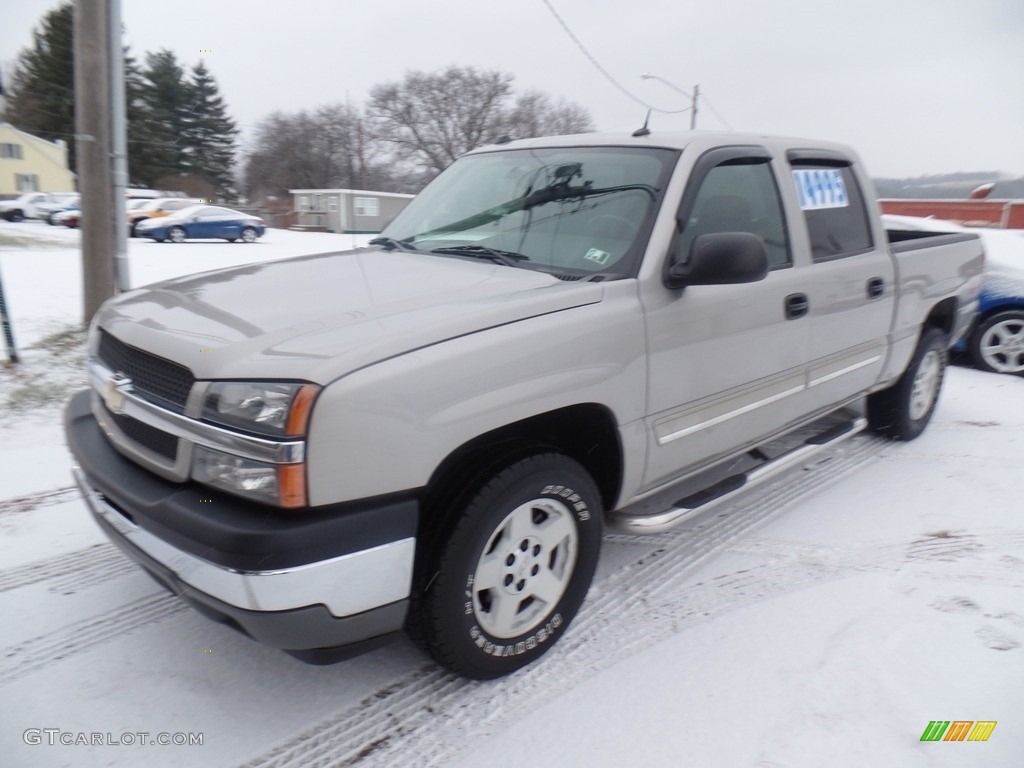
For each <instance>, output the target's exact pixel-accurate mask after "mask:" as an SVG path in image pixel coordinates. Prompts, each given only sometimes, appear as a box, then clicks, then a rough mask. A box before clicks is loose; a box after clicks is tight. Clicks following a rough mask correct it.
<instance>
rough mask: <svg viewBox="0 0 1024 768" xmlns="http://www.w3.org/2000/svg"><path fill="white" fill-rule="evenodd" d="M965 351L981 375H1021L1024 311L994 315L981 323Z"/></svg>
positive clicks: (1023, 367)
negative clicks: (989, 372) (987, 373)
mask: <svg viewBox="0 0 1024 768" xmlns="http://www.w3.org/2000/svg"><path fill="white" fill-rule="evenodd" d="M967 349H968V351H969V352H970V353H971V360H972V361H974V364H975V365H976V366H977V367H978V368H981V369H982V370H983V371H992V372H993V373H1024V310H1019V309H1011V310H1007V311H1005V312H997V313H996V314H994V315H992V316H991V317H987V318H985V319H984V320H982V321H981V322H980V323H979V324H978V327H977V328H975V329H974V333H972V334H971V338H970V340H969V341H968V342H967Z"/></svg>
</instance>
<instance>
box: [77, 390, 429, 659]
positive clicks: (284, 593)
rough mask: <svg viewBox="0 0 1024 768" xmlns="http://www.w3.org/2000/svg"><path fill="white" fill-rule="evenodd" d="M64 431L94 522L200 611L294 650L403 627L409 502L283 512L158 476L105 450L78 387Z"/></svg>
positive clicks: (410, 546) (369, 638) (348, 643)
mask: <svg viewBox="0 0 1024 768" xmlns="http://www.w3.org/2000/svg"><path fill="white" fill-rule="evenodd" d="M65 429H66V433H67V439H68V446H69V447H70V449H71V452H72V454H73V455H74V457H75V459H76V462H77V464H78V466H76V467H75V469H74V475H75V480H76V482H77V483H78V486H79V488H80V489H81V491H82V495H83V497H84V498H85V501H86V503H87V504H88V506H89V509H90V510H91V512H92V514H93V516H94V517H95V519H96V521H97V522H98V523H99V525H100V527H101V528H102V529H103V531H104V532H105V533H106V534H107V536H108V537H109V538H110V539H111V540H112V541H113V542H114V543H115V544H117V545H118V546H119V547H120V548H121V549H123V550H124V551H125V552H126V553H127V554H128V555H129V556H130V557H132V558H133V559H134V560H135V561H137V562H138V563H139V564H141V565H142V566H143V567H144V568H145V569H146V570H147V571H148V572H149V573H150V574H151V575H152V576H153V577H154V578H156V579H157V581H159V582H160V583H162V584H163V585H164V586H166V587H167V588H168V589H170V590H171V591H172V592H174V593H175V594H177V595H179V596H180V597H182V598H183V599H185V600H186V601H187V602H189V603H190V604H191V605H193V607H195V608H197V609H198V610H200V611H201V612H202V613H203V614H205V615H207V616H209V617H211V618H214V619H216V620H219V621H224V622H227V623H230V624H232V625H233V626H235V627H237V628H239V629H241V630H242V631H243V632H245V633H246V634H248V635H249V636H251V637H253V638H254V639H256V640H259V641H260V642H263V643H265V644H267V645H270V646H273V647H276V648H282V649H285V650H288V651H300V652H301V651H309V650H311V649H327V648H330V649H338V648H340V647H343V646H344V647H353V646H354V647H355V648H356V649H358V647H359V646H361V645H368V646H372V644H373V641H374V640H376V639H379V638H383V637H386V636H389V635H391V634H393V633H395V632H397V631H399V630H400V629H401V628H402V625H403V623H404V621H405V615H406V611H407V607H408V598H409V590H410V584H411V580H412V568H413V558H414V554H415V530H416V522H417V505H416V502H415V501H414V500H412V499H395V500H383V501H378V502H375V503H370V504H356V505H339V506H336V507H330V508H326V509H325V508H316V509H308V510H290V511H287V512H281V511H278V510H274V509H271V508H269V507H265V506H263V505H260V504H254V503H251V502H246V501H244V500H242V499H238V498H234V497H231V496H229V495H226V494H220V493H217V492H216V491H213V490H211V489H209V488H206V487H203V486H199V485H197V484H195V483H185V484H177V483H173V482H171V481H168V480H164V479H162V478H160V477H157V476H156V475H153V474H152V473H150V472H148V471H146V470H144V469H142V468H141V467H139V466H137V465H135V464H134V463H132V462H130V461H128V460H127V459H125V458H124V457H122V456H121V455H120V454H119V453H117V452H116V451H115V450H114V448H113V447H112V446H111V444H110V442H109V441H108V440H107V439H106V437H105V436H104V435H103V433H102V430H101V428H100V426H99V424H98V423H97V421H96V420H95V418H94V417H93V415H92V412H91V409H90V405H89V392H88V391H86V392H82V393H79V394H78V395H76V396H75V397H74V398H72V400H71V402H70V403H69V404H68V407H67V411H66V414H65ZM300 655H301V654H300Z"/></svg>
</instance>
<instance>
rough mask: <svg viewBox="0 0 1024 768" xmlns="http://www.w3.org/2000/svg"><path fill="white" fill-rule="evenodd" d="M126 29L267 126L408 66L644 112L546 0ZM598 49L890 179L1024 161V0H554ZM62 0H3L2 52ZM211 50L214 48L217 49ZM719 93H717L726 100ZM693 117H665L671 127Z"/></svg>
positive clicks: (755, 124) (180, 19) (702, 117)
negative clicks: (200, 73)
mask: <svg viewBox="0 0 1024 768" xmlns="http://www.w3.org/2000/svg"><path fill="white" fill-rule="evenodd" d="M122 2H123V18H124V26H125V42H126V43H127V44H129V45H130V46H131V48H132V51H133V52H134V53H135V54H136V56H138V57H139V58H141V55H142V54H143V53H144V52H146V51H156V50H158V49H160V48H169V49H171V50H172V51H174V52H175V53H176V54H177V56H178V58H179V60H181V61H183V62H185V63H187V64H190V65H191V64H194V63H196V62H198V61H199V60H200V59H203V60H204V61H205V62H206V63H207V66H208V67H209V68H210V70H211V71H212V73H213V74H214V76H215V77H216V79H217V82H218V84H219V86H220V89H221V93H222V94H223V96H224V97H225V99H226V100H227V103H228V107H229V109H230V111H231V114H232V115H233V116H234V118H235V119H236V120H237V121H238V123H239V125H240V127H241V128H242V129H243V131H245V132H246V133H245V134H244V138H246V139H247V138H249V136H251V129H252V126H253V125H255V124H256V123H258V122H259V120H260V119H261V118H262V117H264V116H265V115H267V114H268V113H270V112H272V111H274V110H284V111H297V110H299V109H305V108H313V107H316V106H318V105H321V104H324V103H329V102H337V101H345V100H346V99H348V100H350V101H351V103H352V104H353V105H362V104H363V103H365V101H366V98H367V94H368V92H369V90H370V88H371V87H372V86H373V85H375V84H377V83H382V82H388V81H396V80H400V79H401V78H402V77H403V75H404V74H405V72H406V71H408V70H411V69H417V70H425V71H434V70H437V69H440V68H442V67H445V66H448V65H451V64H457V65H463V66H466V65H471V66H475V67H480V68H484V69H496V70H500V71H503V72H507V73H510V74H512V75H514V76H515V82H514V87H515V89H516V90H517V91H519V90H526V89H538V90H542V91H544V92H546V93H549V94H551V95H552V96H556V97H558V96H562V97H566V98H568V99H571V100H574V101H576V102H578V103H579V104H581V105H582V106H584V107H586V108H587V109H588V110H590V113H591V114H592V116H593V118H594V121H595V123H596V125H597V128H598V129H599V130H609V131H622V132H626V131H631V130H632V129H634V128H636V127H639V125H640V124H641V123H642V122H643V117H644V113H645V109H644V108H643V107H642V106H640V104H638V103H637V102H636V101H634V100H632V99H631V98H630V97H629V96H627V95H625V94H624V93H623V92H622V91H621V90H620V89H619V88H617V87H616V86H615V85H614V84H613V83H611V82H609V80H608V79H606V77H605V76H604V75H603V74H602V73H601V72H600V71H599V70H598V68H597V67H596V66H595V65H594V64H593V63H592V62H591V61H590V60H589V59H588V58H587V57H586V56H585V54H584V53H583V52H581V51H580V49H579V48H578V47H577V46H576V44H575V43H574V42H573V41H572V39H571V38H570V37H569V35H568V34H567V33H566V31H565V30H564V29H563V28H562V26H560V24H559V23H558V21H557V19H556V18H555V16H554V15H553V14H552V12H551V10H549V8H548V5H547V4H546V3H545V0H520V2H517V3H493V2H482V1H481V0H434V2H422V0H390V2H352V1H351V0H291V1H290V2H289V1H288V0H284V1H282V0H273V1H272V0H172V1H171V2H153V0H122ZM550 3H551V5H552V6H553V7H554V8H555V10H556V11H557V12H558V13H559V15H560V16H561V17H562V18H563V19H564V21H565V23H566V24H567V25H568V26H569V27H570V28H571V29H572V31H573V32H574V34H575V35H576V37H577V38H578V39H579V40H580V42H581V43H582V44H583V45H584V46H585V47H586V48H587V49H588V50H589V52H590V54H591V55H592V56H593V57H594V59H596V60H597V62H598V63H599V64H600V65H601V66H602V67H603V68H604V69H605V70H606V71H607V72H608V73H609V74H610V75H611V77H612V78H614V79H615V80H616V81H617V82H618V83H619V84H620V85H621V86H622V87H623V88H625V89H627V90H628V91H630V92H631V93H632V94H633V95H634V96H635V98H636V99H637V100H639V101H642V102H646V103H649V104H651V105H653V106H656V107H659V108H661V109H665V110H673V109H682V108H685V107H687V106H689V102H688V100H687V98H685V97H684V96H682V95H680V94H679V93H677V92H676V91H674V90H672V89H671V88H669V87H668V86H666V85H664V84H663V83H661V82H659V81H657V80H642V79H641V78H640V74H641V73H643V72H650V73H652V74H655V75H658V76H660V77H662V78H664V79H665V80H668V81H670V82H672V83H673V84H675V85H676V86H677V87H679V88H681V89H684V90H687V91H689V90H691V89H692V87H693V85H694V84H698V83H699V84H700V92H701V95H702V97H706V99H707V100H706V101H705V100H704V98H702V99H701V102H700V111H699V113H698V118H697V127H698V128H701V129H712V130H717V129H724V128H726V127H731V128H733V129H735V130H743V131H756V132H764V133H773V134H786V135H796V136H805V137H811V138H822V139H830V140H835V141H843V142H846V143H849V144H851V145H853V146H854V147H855V148H856V149H857V150H858V151H859V152H860V154H861V156H862V157H863V159H864V161H865V163H866V164H867V166H868V169H869V172H870V173H871V174H872V175H873V176H875V177H883V176H918V175H923V174H930V173H945V172H951V171H981V170H991V171H1003V172H1006V173H1010V174H1014V175H1024V138H1022V135H1024V85H1022V80H1024V0H843V1H842V2H838V1H836V0H775V2H765V1H764V0H707V1H706V2H685V0H681V1H676V2H665V0H614V1H613V0H550ZM56 5H57V3H56V2H54V1H53V0H0V6H2V12H0V18H2V23H0V62H3V63H4V65H5V71H6V70H7V69H8V65H9V64H10V63H12V62H13V61H14V59H15V58H16V55H17V52H18V51H19V50H20V49H21V48H23V47H25V46H26V45H28V44H29V43H30V41H31V32H32V29H33V28H34V27H35V25H36V24H37V23H38V21H39V19H40V18H41V17H42V15H43V14H44V13H45V12H46V11H47V10H48V9H49V8H52V7H55V6H56ZM207 50H209V51H211V52H209V53H207V52H205V51H207ZM712 107H713V109H712ZM688 126H689V115H688V114H686V113H684V114H680V115H659V114H657V113H655V114H654V116H653V117H652V120H651V127H652V129H653V130H654V131H655V132H656V131H658V130H668V129H677V128H687V127H688Z"/></svg>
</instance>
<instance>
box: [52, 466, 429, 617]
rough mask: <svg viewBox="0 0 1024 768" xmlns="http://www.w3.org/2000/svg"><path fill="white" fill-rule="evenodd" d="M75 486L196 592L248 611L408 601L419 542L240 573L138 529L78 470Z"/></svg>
mask: <svg viewBox="0 0 1024 768" xmlns="http://www.w3.org/2000/svg"><path fill="white" fill-rule="evenodd" d="M72 473H73V474H74V477H75V482H76V483H77V484H78V487H79V489H80V490H81V492H82V496H83V498H84V499H85V501H86V503H87V504H88V506H89V509H90V510H91V511H92V513H93V514H94V515H95V516H96V517H97V518H99V519H100V520H102V521H103V522H105V523H106V524H107V525H108V526H109V528H111V529H113V530H114V531H115V532H116V533H117V534H118V535H120V536H121V537H122V538H123V540H124V542H125V543H127V544H130V545H131V546H132V547H134V548H136V549H138V550H139V551H141V552H142V553H144V554H145V555H146V556H148V557H149V558H150V559H152V560H154V561H156V562H157V563H159V564H160V565H162V566H163V567H164V568H166V569H167V570H168V571H170V572H171V573H173V574H174V575H175V577H176V578H177V579H179V580H180V581H181V582H183V583H184V584H187V585H188V586H190V587H192V588H194V589H195V590H197V591H199V592H202V593H204V594H206V595H209V596H211V597H213V598H215V599H217V600H219V601H222V602H224V603H227V604H228V605H231V606H235V607H237V608H239V609H242V610H246V611H261V612H264V611H265V612H271V611H287V610H291V609H296V608H303V607H307V606H311V605H323V606H325V607H326V608H327V610H328V611H329V612H330V613H331V615H332V616H335V617H339V618H341V617H346V616H352V615H355V614H359V613H362V612H364V611H369V610H372V609H374V608H379V607H380V606H384V605H388V604H391V603H395V602H398V601H402V600H405V599H406V598H408V596H409V591H410V585H411V583H412V568H413V558H414V556H415V549H416V541H415V539H412V538H407V539H402V540H399V541H394V542H390V543H388V544H384V545H381V546H378V547H373V548H371V549H366V550H362V551H359V552H353V553H351V554H347V555H342V556H340V557H336V558H333V559H330V560H323V561H321V562H316V563H309V564H307V565H300V566H295V567H291V568H283V569H277V570H269V571H239V570H234V569H231V568H227V567H225V566H222V565H217V564H215V563H211V562H209V561H207V560H203V559H201V558H199V557H196V556H195V555H192V554H189V553H187V552H183V551H182V550H180V549H178V548H176V547H173V546H171V545H170V544H168V543H167V542H165V541H163V540H162V539H160V538H158V537H156V536H154V535H153V534H151V533H149V532H148V531H146V530H144V529H143V528H141V527H139V526H138V525H135V524H134V523H133V522H131V521H130V520H128V519H127V518H126V517H125V516H124V515H122V514H121V513H120V512H118V511H117V510H116V509H115V508H114V507H112V506H111V505H110V504H108V503H107V501H106V500H105V499H104V498H103V497H102V496H101V495H100V494H98V493H97V492H96V491H95V490H94V489H93V488H92V487H91V486H90V485H89V483H88V481H87V479H86V477H85V474H84V473H83V472H82V471H81V469H79V468H78V467H77V466H76V467H73V468H72Z"/></svg>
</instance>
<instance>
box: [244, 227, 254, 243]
mask: <svg viewBox="0 0 1024 768" xmlns="http://www.w3.org/2000/svg"><path fill="white" fill-rule="evenodd" d="M242 242H243V243H255V242H256V230H255V229H253V228H252V227H246V228H245V229H243V230H242Z"/></svg>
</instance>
